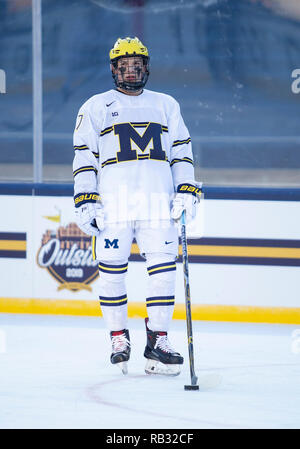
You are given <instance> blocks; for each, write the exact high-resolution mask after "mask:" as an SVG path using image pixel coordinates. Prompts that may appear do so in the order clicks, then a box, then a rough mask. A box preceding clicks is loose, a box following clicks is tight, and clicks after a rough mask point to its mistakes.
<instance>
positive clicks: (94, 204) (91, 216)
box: [74, 193, 105, 236]
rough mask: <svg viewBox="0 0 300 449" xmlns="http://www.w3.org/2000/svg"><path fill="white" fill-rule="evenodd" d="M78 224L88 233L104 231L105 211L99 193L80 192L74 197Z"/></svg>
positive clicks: (93, 233)
mask: <svg viewBox="0 0 300 449" xmlns="http://www.w3.org/2000/svg"><path fill="white" fill-rule="evenodd" d="M74 201H75V216H76V222H77V226H78V227H79V228H80V229H81V230H82V231H83V232H84V233H85V234H87V235H95V236H98V235H99V233H100V231H103V229H104V227H105V224H104V211H103V206H102V205H101V203H100V197H99V195H98V194H97V193H85V194H84V193H80V194H78V195H76V196H75V197H74Z"/></svg>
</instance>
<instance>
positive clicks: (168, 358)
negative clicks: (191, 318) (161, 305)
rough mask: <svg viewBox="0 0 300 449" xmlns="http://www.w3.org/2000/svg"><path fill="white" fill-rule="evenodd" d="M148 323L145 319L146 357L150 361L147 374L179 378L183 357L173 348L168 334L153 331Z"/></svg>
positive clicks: (146, 368) (147, 363) (146, 370)
mask: <svg viewBox="0 0 300 449" xmlns="http://www.w3.org/2000/svg"><path fill="white" fill-rule="evenodd" d="M148 321H149V318H145V324H146V331H147V345H146V348H145V351H144V357H146V359H148V360H147V362H146V366H145V372H146V373H147V374H164V375H167V376H178V374H180V367H181V365H182V364H183V357H182V356H181V355H180V354H179V353H178V352H175V351H174V349H173V348H172V347H171V345H170V342H169V340H168V334H167V332H153V331H151V330H150V329H148V326H147V323H148Z"/></svg>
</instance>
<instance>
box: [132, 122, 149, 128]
mask: <svg viewBox="0 0 300 449" xmlns="http://www.w3.org/2000/svg"><path fill="white" fill-rule="evenodd" d="M130 124H131V126H133V127H134V128H146V127H147V126H148V125H149V122H130Z"/></svg>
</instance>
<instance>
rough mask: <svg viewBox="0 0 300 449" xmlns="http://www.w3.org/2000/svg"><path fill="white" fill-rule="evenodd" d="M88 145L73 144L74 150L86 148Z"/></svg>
mask: <svg viewBox="0 0 300 449" xmlns="http://www.w3.org/2000/svg"><path fill="white" fill-rule="evenodd" d="M88 149H89V147H88V146H87V145H74V150H79V151H81V150H88Z"/></svg>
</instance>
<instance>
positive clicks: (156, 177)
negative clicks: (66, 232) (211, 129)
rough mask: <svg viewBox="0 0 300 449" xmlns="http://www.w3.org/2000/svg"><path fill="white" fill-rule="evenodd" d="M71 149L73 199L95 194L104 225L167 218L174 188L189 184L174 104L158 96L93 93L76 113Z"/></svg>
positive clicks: (185, 136) (188, 161)
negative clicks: (99, 204) (72, 156)
mask: <svg viewBox="0 0 300 449" xmlns="http://www.w3.org/2000/svg"><path fill="white" fill-rule="evenodd" d="M74 150H75V157H74V163H73V176H74V195H78V194H80V193H91V192H97V193H99V195H100V198H101V202H102V204H103V207H104V213H105V219H106V222H107V223H115V222H120V221H127V220H130V221H131V220H159V219H169V218H170V206H171V200H172V198H173V196H174V192H175V191H176V189H177V186H178V185H179V184H181V183H185V182H189V183H193V182H194V167H193V155H192V146H191V138H190V136H189V133H188V130H187V128H186V126H185V124H184V122H183V119H182V117H181V114H180V108H179V104H178V103H177V101H176V100H174V98H172V97H171V96H169V95H165V94H162V93H158V92H153V91H150V90H147V89H145V90H143V92H142V93H141V94H140V95H137V96H133V95H126V94H124V93H122V92H119V91H117V90H114V89H112V90H109V91H107V92H104V93H101V94H98V95H94V96H93V97H91V98H90V99H89V100H88V101H86V102H85V103H84V104H83V106H82V107H81V108H80V110H79V113H78V117H77V122H76V126H75V131H74Z"/></svg>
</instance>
